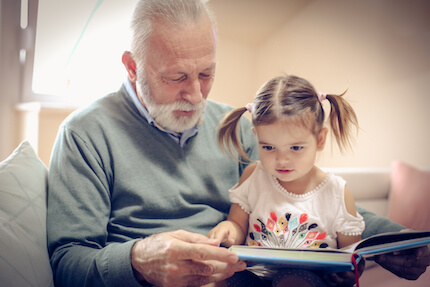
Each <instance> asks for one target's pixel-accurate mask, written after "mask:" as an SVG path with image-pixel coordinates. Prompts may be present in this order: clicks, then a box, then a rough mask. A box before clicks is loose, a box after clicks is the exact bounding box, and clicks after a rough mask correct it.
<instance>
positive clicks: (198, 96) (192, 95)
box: [183, 79, 203, 105]
mask: <svg viewBox="0 0 430 287" xmlns="http://www.w3.org/2000/svg"><path fill="white" fill-rule="evenodd" d="M183 98H184V99H185V100H186V101H188V102H189V103H191V104H193V105H195V104H198V103H200V102H201V101H202V98H203V94H202V91H201V84H200V81H199V80H198V79H196V80H193V81H190V83H189V84H188V86H187V87H186V89H185V91H184V96H183Z"/></svg>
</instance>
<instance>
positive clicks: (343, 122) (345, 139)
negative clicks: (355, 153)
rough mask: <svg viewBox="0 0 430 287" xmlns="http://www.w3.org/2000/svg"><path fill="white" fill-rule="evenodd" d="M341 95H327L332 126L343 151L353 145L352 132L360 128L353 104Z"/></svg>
mask: <svg viewBox="0 0 430 287" xmlns="http://www.w3.org/2000/svg"><path fill="white" fill-rule="evenodd" d="M345 93H346V91H345V92H343V93H342V94H341V95H327V97H326V98H327V100H328V101H329V102H330V106H331V109H330V115H329V118H330V126H331V130H332V133H333V135H334V137H335V138H336V142H337V145H338V146H339V149H340V151H341V152H342V153H343V152H344V151H345V149H346V148H351V147H352V132H353V129H354V127H355V129H356V130H358V120H357V115H356V114H355V112H354V109H353V108H352V106H351V105H350V104H349V103H348V102H347V101H346V100H345V99H344V98H343V95H344V94H345Z"/></svg>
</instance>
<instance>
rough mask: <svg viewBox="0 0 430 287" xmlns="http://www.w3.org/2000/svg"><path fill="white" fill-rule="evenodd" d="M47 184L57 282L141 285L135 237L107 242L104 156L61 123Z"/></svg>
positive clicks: (50, 242)
mask: <svg viewBox="0 0 430 287" xmlns="http://www.w3.org/2000/svg"><path fill="white" fill-rule="evenodd" d="M48 183H49V187H48V215H47V235H48V249H49V254H50V257H51V266H52V269H53V273H54V281H55V284H56V285H58V286H139V283H138V282H137V280H136V279H135V277H134V274H133V270H132V266H131V261H130V252H131V248H132V246H133V244H134V241H128V242H125V243H112V244H109V245H107V238H108V232H107V224H108V221H109V216H110V201H111V195H110V192H109V185H110V183H109V177H108V176H107V175H106V172H105V171H103V168H102V163H101V161H100V157H98V155H97V154H96V153H94V151H93V150H92V149H91V148H90V147H89V146H88V145H87V142H86V141H84V140H83V139H82V138H81V137H79V136H78V135H77V134H76V133H74V132H72V131H71V130H69V129H67V128H66V127H63V128H62V129H61V130H60V132H59V135H58V138H57V142H56V144H55V146H54V152H53V157H52V160H51V163H50V173H49V182H48Z"/></svg>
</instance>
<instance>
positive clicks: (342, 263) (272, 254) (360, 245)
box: [230, 231, 430, 273]
mask: <svg viewBox="0 0 430 287" xmlns="http://www.w3.org/2000/svg"><path fill="white" fill-rule="evenodd" d="M428 244H430V231H411V232H392V233H391V232H390V233H381V234H378V235H375V236H371V237H368V238H366V239H363V240H361V241H359V242H357V243H354V244H352V245H350V246H347V247H345V248H342V249H332V248H307V249H297V248H295V249H285V248H270V247H257V246H244V245H233V246H231V247H230V250H231V251H233V252H235V253H236V254H237V255H238V256H239V259H240V260H243V261H247V262H248V263H249V264H248V266H250V265H255V264H257V265H258V264H263V265H270V266H268V267H269V268H271V269H273V268H274V267H275V268H282V267H287V268H302V269H313V270H321V271H326V272H330V273H334V272H343V271H350V270H354V262H353V256H354V257H355V258H356V259H355V260H356V263H358V262H359V261H360V260H361V259H362V258H368V259H371V258H372V257H373V256H375V255H379V254H384V253H389V252H394V251H400V250H405V249H410V248H414V247H420V246H425V245H428Z"/></svg>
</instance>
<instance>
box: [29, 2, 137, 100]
mask: <svg viewBox="0 0 430 287" xmlns="http://www.w3.org/2000/svg"><path fill="white" fill-rule="evenodd" d="M25 1H26V0H25ZM30 2H31V1H30ZM36 2H37V1H36ZM136 3H137V0H121V1H118V0H92V1H90V0H39V1H38V7H36V8H35V9H36V10H37V11H36V13H37V21H34V22H36V24H35V26H36V27H35V28H36V33H35V45H34V61H31V60H32V59H31V54H30V58H29V57H27V61H26V65H27V66H32V68H31V71H30V72H29V74H30V75H31V74H32V76H29V78H31V79H30V80H27V81H26V83H25V85H26V86H27V87H25V90H26V91H27V93H26V95H25V98H26V100H38V101H40V100H42V101H46V100H49V101H61V102H66V103H71V104H83V103H86V102H90V101H93V100H94V99H96V98H99V97H101V96H103V95H105V94H107V93H109V92H112V91H116V90H117V89H118V88H119V87H120V85H121V83H122V82H123V81H124V80H125V78H126V70H125V68H124V66H123V64H122V62H121V56H122V53H123V52H124V51H125V50H127V49H128V47H129V40H130V32H129V23H130V19H131V15H132V12H133V9H134V6H135V4H136ZM29 9H31V6H30V7H29ZM32 12H33V13H34V10H33V11H30V13H32ZM29 25H30V28H31V23H30V21H29ZM30 30H31V29H30ZM27 54H28V53H27ZM27 68H28V67H27ZM27 68H26V70H27ZM28 86H30V87H28Z"/></svg>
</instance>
